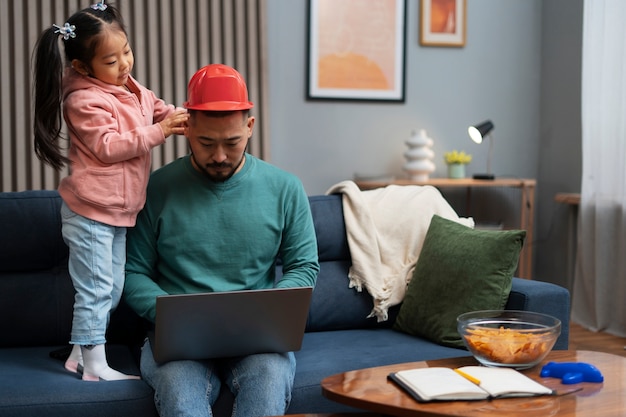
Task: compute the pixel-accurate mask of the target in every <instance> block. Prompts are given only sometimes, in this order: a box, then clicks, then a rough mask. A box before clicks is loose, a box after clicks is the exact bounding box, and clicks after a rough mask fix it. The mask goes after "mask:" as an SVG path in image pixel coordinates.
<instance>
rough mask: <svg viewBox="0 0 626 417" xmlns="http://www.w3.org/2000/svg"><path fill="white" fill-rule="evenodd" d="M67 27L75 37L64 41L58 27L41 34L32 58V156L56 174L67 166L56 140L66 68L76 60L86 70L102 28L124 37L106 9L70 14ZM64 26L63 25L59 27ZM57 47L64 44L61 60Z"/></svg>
mask: <svg viewBox="0 0 626 417" xmlns="http://www.w3.org/2000/svg"><path fill="white" fill-rule="evenodd" d="M64 23H65V22H64ZM67 23H69V24H70V25H74V26H75V27H76V28H75V30H74V32H75V33H76V37H74V38H72V37H67V39H64V37H63V36H62V35H61V34H59V33H58V32H57V33H55V32H56V31H57V27H54V26H51V27H50V28H48V29H46V30H44V31H43V32H42V33H41V35H40V36H39V39H38V40H37V44H36V45H35V50H34V54H33V58H34V81H35V82H34V96H35V120H34V126H33V127H34V133H35V153H36V154H37V157H38V158H39V159H41V160H42V161H44V162H46V163H48V164H50V165H51V166H52V167H53V168H55V169H57V170H59V169H61V168H63V166H64V165H65V164H67V163H68V162H69V160H68V159H67V157H66V156H65V155H64V154H63V153H62V152H61V146H60V145H59V138H60V137H61V125H62V119H63V114H62V111H61V104H62V79H63V70H64V68H65V66H69V65H71V62H72V60H74V59H77V60H79V61H81V62H82V63H83V64H84V65H86V66H87V67H89V66H90V63H91V61H92V59H93V57H94V55H95V51H96V48H97V47H98V45H99V44H100V42H101V39H102V37H101V36H99V35H100V34H101V33H102V32H103V28H104V25H115V26H118V27H119V29H120V30H121V31H122V32H124V33H125V34H126V29H125V28H124V22H123V20H122V16H121V15H120V13H119V11H118V10H117V9H116V8H115V7H113V6H111V5H107V7H106V9H105V10H99V9H94V8H92V7H88V8H86V9H83V10H81V11H79V12H76V13H75V14H73V15H72V16H71V17H70V18H69V19H68V20H67ZM61 26H63V24H61ZM59 43H63V51H64V53H63V56H62V55H61V48H60V47H59Z"/></svg>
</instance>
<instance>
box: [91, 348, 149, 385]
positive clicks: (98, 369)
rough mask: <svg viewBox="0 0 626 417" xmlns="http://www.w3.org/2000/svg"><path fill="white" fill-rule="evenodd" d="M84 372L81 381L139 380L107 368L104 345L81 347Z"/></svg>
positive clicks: (133, 376) (136, 377)
mask: <svg viewBox="0 0 626 417" xmlns="http://www.w3.org/2000/svg"><path fill="white" fill-rule="evenodd" d="M81 350H82V354H83V362H84V370H83V381H100V380H103V381H119V380H122V379H140V378H139V377H138V376H135V375H126V374H123V373H121V372H118V371H116V370H115V369H112V368H110V367H109V364H108V362H107V358H106V353H105V349H104V345H91V346H82V349H81Z"/></svg>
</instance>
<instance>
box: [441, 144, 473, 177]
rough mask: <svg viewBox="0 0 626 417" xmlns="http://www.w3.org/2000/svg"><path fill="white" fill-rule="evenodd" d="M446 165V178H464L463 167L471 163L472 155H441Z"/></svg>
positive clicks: (458, 153) (446, 153)
mask: <svg viewBox="0 0 626 417" xmlns="http://www.w3.org/2000/svg"><path fill="white" fill-rule="evenodd" d="M443 159H444V161H446V164H447V165H448V178H465V165H467V164H469V163H470V162H472V155H469V154H466V153H465V152H463V151H461V152H459V151H457V150H454V151H450V152H445V153H444V154H443Z"/></svg>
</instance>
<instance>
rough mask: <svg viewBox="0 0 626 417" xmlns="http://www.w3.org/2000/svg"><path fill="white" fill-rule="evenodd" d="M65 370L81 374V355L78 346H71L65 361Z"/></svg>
mask: <svg viewBox="0 0 626 417" xmlns="http://www.w3.org/2000/svg"><path fill="white" fill-rule="evenodd" d="M65 369H67V370H68V371H70V372H74V373H75V374H76V373H82V372H83V354H82V352H81V350H80V345H72V352H71V353H70V356H69V357H68V358H67V360H66V361H65Z"/></svg>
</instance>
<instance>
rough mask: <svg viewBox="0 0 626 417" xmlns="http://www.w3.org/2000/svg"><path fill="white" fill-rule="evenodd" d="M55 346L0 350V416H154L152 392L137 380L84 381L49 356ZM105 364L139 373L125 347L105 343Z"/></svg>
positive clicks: (124, 370) (143, 382)
mask: <svg viewBox="0 0 626 417" xmlns="http://www.w3.org/2000/svg"><path fill="white" fill-rule="evenodd" d="M54 349H55V348H54V347H31V348H11V349H0V375H2V378H0V393H2V395H0V415H2V416H5V417H10V416H47V417H56V416H58V417H68V416H136V417H139V416H155V417H156V416H157V412H156V409H155V407H154V399H153V395H154V394H153V391H152V389H151V388H150V386H148V384H146V383H145V381H142V380H125V381H109V382H84V381H82V380H81V379H80V377H79V376H78V375H76V374H72V373H70V372H67V371H66V370H65V368H64V367H63V362H62V361H61V360H58V359H53V358H51V357H50V351H52V350H54ZM107 359H108V361H109V364H110V365H111V366H112V367H113V368H115V369H118V370H120V371H122V372H125V373H129V374H134V375H138V374H139V373H138V372H139V369H138V368H137V366H136V362H135V360H134V358H133V355H132V354H131V352H130V351H129V349H128V348H127V347H124V346H119V345H109V344H108V345H107Z"/></svg>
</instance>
